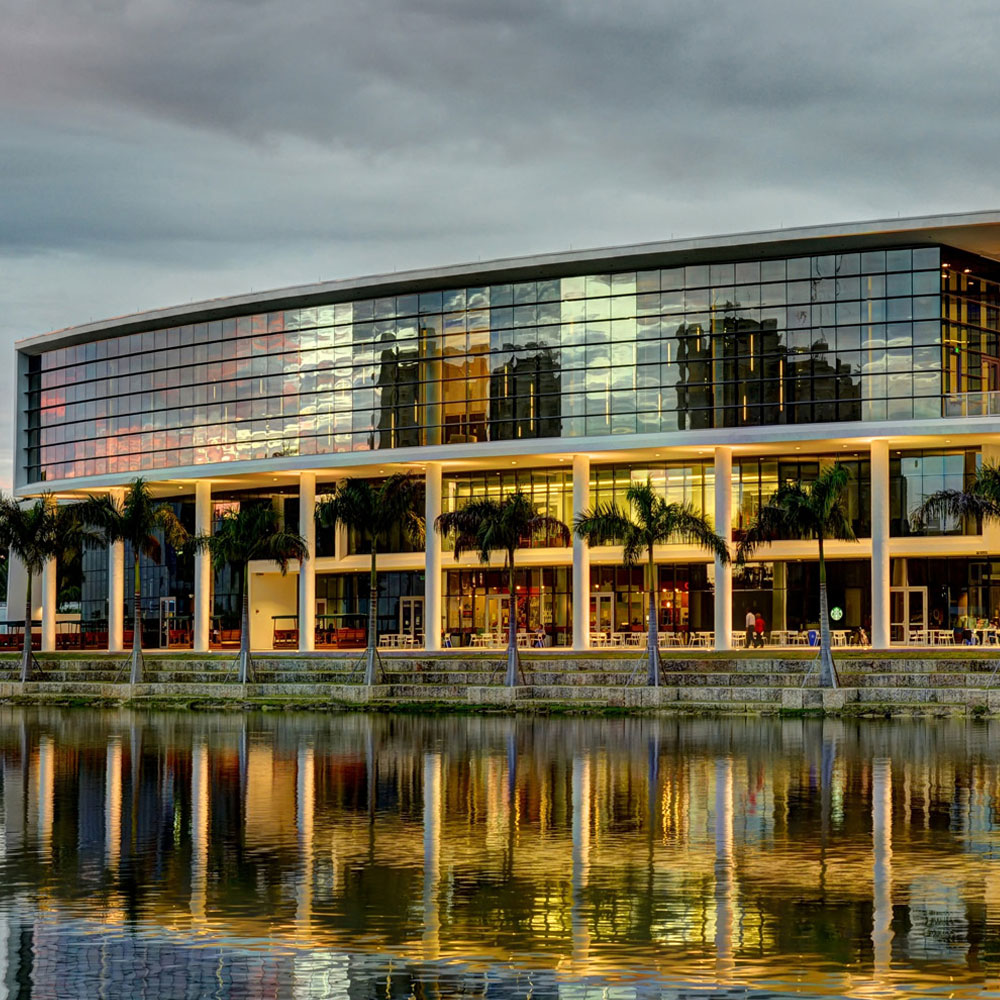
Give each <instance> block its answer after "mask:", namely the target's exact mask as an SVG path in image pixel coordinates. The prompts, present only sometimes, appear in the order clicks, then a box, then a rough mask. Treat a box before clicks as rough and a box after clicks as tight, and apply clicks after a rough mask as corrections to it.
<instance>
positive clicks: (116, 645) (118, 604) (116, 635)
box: [108, 489, 125, 653]
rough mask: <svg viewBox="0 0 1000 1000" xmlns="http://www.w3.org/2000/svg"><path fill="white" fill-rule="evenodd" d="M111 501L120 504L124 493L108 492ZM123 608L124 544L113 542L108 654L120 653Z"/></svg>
mask: <svg viewBox="0 0 1000 1000" xmlns="http://www.w3.org/2000/svg"><path fill="white" fill-rule="evenodd" d="M109 495H110V497H111V499H112V500H114V501H115V502H116V503H121V502H122V500H123V499H124V497H125V491H124V490H121V489H114V490H111V491H110V492H109ZM124 607H125V543H124V542H114V543H113V544H111V545H109V546H108V652H109V653H120V652H121V651H122V628H123V626H124V623H125V620H124Z"/></svg>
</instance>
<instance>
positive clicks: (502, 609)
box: [486, 594, 510, 645]
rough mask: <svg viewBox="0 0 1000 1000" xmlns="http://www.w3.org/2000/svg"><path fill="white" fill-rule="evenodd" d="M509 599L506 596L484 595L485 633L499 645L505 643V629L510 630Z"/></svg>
mask: <svg viewBox="0 0 1000 1000" xmlns="http://www.w3.org/2000/svg"><path fill="white" fill-rule="evenodd" d="M509 609H510V598H509V597H508V596H507V595H506V594H487V595H486V632H487V634H489V635H495V636H496V637H497V638H498V639H499V641H500V644H501V645H503V644H505V643H506V642H507V629H508V628H510V618H509V617H508V611H509Z"/></svg>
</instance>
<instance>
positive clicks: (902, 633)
mask: <svg viewBox="0 0 1000 1000" xmlns="http://www.w3.org/2000/svg"><path fill="white" fill-rule="evenodd" d="M889 641H890V642H891V643H893V645H896V646H905V645H910V644H913V643H916V644H919V645H922V644H924V643H926V642H927V641H928V636H927V588H926V587H890V588H889Z"/></svg>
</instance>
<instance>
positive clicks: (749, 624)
mask: <svg viewBox="0 0 1000 1000" xmlns="http://www.w3.org/2000/svg"><path fill="white" fill-rule="evenodd" d="M755 621H756V616H755V615H754V613H753V612H752V611H748V612H747V618H746V627H747V641H746V648H747V649H749V648H750V647H751V646H752V645H753V626H754V622H755Z"/></svg>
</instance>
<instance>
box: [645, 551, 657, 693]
mask: <svg viewBox="0 0 1000 1000" xmlns="http://www.w3.org/2000/svg"><path fill="white" fill-rule="evenodd" d="M648 573H649V579H648V581H647V586H648V587H649V626H648V629H647V637H646V638H647V647H648V655H649V685H650V687H659V686H660V636H659V621H658V620H657V619H658V618H659V614H658V610H659V609H658V608H657V606H656V563H655V562H654V561H653V546H652V545H650V547H649V567H648Z"/></svg>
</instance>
